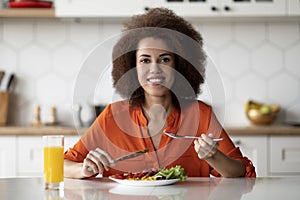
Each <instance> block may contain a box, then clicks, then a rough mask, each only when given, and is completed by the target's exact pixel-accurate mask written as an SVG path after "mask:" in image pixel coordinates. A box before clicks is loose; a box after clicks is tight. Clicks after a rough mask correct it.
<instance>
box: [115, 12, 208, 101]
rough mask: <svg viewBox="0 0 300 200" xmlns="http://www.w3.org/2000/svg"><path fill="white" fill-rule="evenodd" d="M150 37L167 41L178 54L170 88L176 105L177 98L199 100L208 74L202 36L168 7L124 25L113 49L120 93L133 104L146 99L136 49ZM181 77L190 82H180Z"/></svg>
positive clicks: (171, 49) (135, 18) (138, 17)
mask: <svg viewBox="0 0 300 200" xmlns="http://www.w3.org/2000/svg"><path fill="white" fill-rule="evenodd" d="M147 37H152V38H159V39H162V40H164V41H165V42H166V44H167V45H168V47H169V48H170V49H169V51H170V52H172V53H174V55H175V70H176V71H177V72H178V73H176V74H177V75H175V82H174V84H173V86H172V88H171V93H172V100H173V103H174V104H176V102H178V98H185V99H196V98H197V95H198V94H199V93H200V92H201V90H200V85H201V84H202V83H204V76H205V64H206V55H205V53H204V51H203V48H202V46H203V40H202V36H201V35H200V33H198V32H197V31H196V30H195V29H194V28H193V27H192V25H191V24H190V23H189V22H187V21H186V20H185V19H183V18H182V17H179V16H177V15H176V14H174V12H173V11H171V10H168V9H166V8H153V9H150V10H149V11H148V12H146V13H145V14H141V15H135V16H133V17H132V18H131V19H130V20H129V21H127V22H125V23H124V24H123V31H122V35H121V38H120V39H119V40H118V42H117V43H116V44H115V46H114V48H113V52H112V58H113V69H112V77H113V85H114V87H115V89H116V90H117V92H118V93H119V94H120V95H121V96H122V97H123V98H126V99H129V100H130V102H131V105H137V104H140V103H142V102H143V100H144V91H143V88H142V87H141V85H140V83H139V81H138V77H137V72H136V69H135V68H136V50H137V46H138V43H139V41H140V40H142V39H144V38H147ZM178 74H180V77H181V78H179V76H178ZM182 78H183V79H185V80H186V81H185V82H186V83H188V84H189V85H187V84H186V83H183V82H182V81H180V80H183V79H182ZM187 88H191V89H187Z"/></svg>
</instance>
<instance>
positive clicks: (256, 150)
mask: <svg viewBox="0 0 300 200" xmlns="http://www.w3.org/2000/svg"><path fill="white" fill-rule="evenodd" d="M231 139H232V140H233V142H234V144H235V145H236V146H238V147H239V148H240V150H241V152H242V153H243V155H244V156H246V157H248V158H249V159H250V160H251V161H252V162H253V165H254V166H255V169H256V174H257V176H259V177H266V176H268V138H267V136H231Z"/></svg>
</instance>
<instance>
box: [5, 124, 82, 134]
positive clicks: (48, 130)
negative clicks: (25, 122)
mask: <svg viewBox="0 0 300 200" xmlns="http://www.w3.org/2000/svg"><path fill="white" fill-rule="evenodd" d="M86 130H87V128H79V129H76V128H74V127H64V126H41V127H31V126H2V127H0V136H1V135H31V136H34V135H58V134H59V135H78V134H79V135H82V134H83V133H84V132H85V131H86Z"/></svg>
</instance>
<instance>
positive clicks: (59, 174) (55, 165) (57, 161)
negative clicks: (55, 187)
mask: <svg viewBox="0 0 300 200" xmlns="http://www.w3.org/2000/svg"><path fill="white" fill-rule="evenodd" d="M44 179H45V183H59V182H62V181H63V180H64V147H51V146H50V147H44Z"/></svg>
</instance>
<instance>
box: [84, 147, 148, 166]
mask: <svg viewBox="0 0 300 200" xmlns="http://www.w3.org/2000/svg"><path fill="white" fill-rule="evenodd" d="M148 151H149V149H143V150H140V151H137V152H134V153H130V154H128V155H126V156H121V157H119V158H116V159H114V160H113V162H111V163H110V164H115V163H117V162H120V161H123V160H127V159H131V158H135V157H138V156H141V155H142V154H144V153H147V152H148ZM88 171H92V168H91V167H88Z"/></svg>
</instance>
